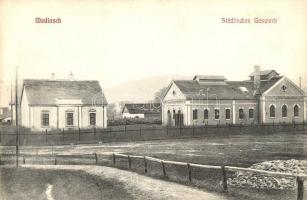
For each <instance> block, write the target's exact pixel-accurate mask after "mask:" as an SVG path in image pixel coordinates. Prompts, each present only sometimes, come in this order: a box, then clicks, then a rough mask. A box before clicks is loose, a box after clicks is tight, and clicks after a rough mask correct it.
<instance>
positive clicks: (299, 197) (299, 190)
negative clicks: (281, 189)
mask: <svg viewBox="0 0 307 200" xmlns="http://www.w3.org/2000/svg"><path fill="white" fill-rule="evenodd" d="M296 182H297V200H303V199H304V180H303V179H302V178H301V177H299V176H297V177H296Z"/></svg>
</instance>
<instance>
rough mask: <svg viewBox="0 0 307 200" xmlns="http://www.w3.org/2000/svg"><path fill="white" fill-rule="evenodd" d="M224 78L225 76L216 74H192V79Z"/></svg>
mask: <svg viewBox="0 0 307 200" xmlns="http://www.w3.org/2000/svg"><path fill="white" fill-rule="evenodd" d="M197 79H201V80H226V77H225V76H219V75H218V76H216V75H196V76H194V78H193V80H197Z"/></svg>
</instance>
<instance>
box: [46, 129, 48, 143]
mask: <svg viewBox="0 0 307 200" xmlns="http://www.w3.org/2000/svg"><path fill="white" fill-rule="evenodd" d="M47 134H48V130H47V129H46V143H48V138H47V137H48V136H47Z"/></svg>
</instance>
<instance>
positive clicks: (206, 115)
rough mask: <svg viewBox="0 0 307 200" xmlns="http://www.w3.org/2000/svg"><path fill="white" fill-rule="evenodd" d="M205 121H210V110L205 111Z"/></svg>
mask: <svg viewBox="0 0 307 200" xmlns="http://www.w3.org/2000/svg"><path fill="white" fill-rule="evenodd" d="M204 119H209V110H208V109H205V110H204Z"/></svg>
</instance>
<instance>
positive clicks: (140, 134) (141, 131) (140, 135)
mask: <svg viewBox="0 0 307 200" xmlns="http://www.w3.org/2000/svg"><path fill="white" fill-rule="evenodd" d="M141 136H142V126H140V137H141Z"/></svg>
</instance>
